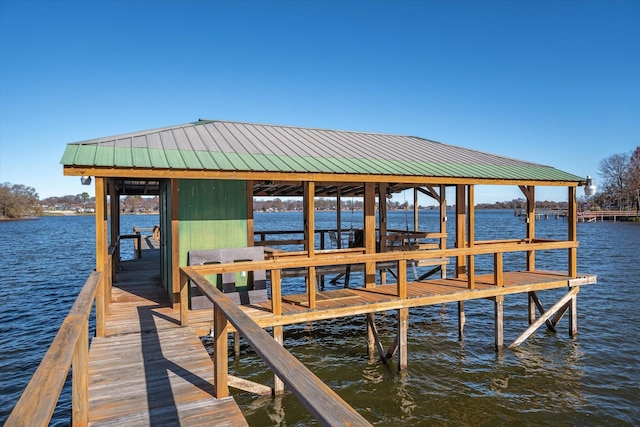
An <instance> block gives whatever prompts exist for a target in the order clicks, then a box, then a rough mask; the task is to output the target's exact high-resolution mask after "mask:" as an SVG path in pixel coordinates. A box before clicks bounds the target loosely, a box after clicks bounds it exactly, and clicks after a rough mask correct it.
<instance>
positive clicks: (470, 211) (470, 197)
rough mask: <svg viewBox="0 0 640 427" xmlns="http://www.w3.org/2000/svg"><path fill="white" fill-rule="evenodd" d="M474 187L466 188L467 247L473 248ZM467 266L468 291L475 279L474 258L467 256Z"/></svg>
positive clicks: (474, 285) (472, 287) (474, 220)
mask: <svg viewBox="0 0 640 427" xmlns="http://www.w3.org/2000/svg"><path fill="white" fill-rule="evenodd" d="M474 200H475V187H474V186H473V185H469V186H467V203H468V206H467V230H468V231H467V235H468V241H467V246H468V247H469V248H473V246H474V245H475V224H476V208H475V201H474ZM468 263H469V264H468V265H467V287H468V288H469V289H475V287H476V284H475V277H476V271H475V270H476V263H475V256H474V255H473V254H471V255H469V261H468Z"/></svg>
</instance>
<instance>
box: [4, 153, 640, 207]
mask: <svg viewBox="0 0 640 427" xmlns="http://www.w3.org/2000/svg"><path fill="white" fill-rule="evenodd" d="M598 171H599V173H600V178H602V181H601V182H598V183H597V185H598V193H597V194H596V195H594V196H590V197H588V198H587V197H586V196H581V197H580V199H579V204H580V205H588V206H589V208H590V209H605V210H628V209H631V210H633V209H638V210H640V146H638V147H636V149H635V150H634V151H632V152H630V153H620V154H613V155H611V156H609V157H607V158H605V159H603V160H601V161H600V164H599V167H598ZM158 204H159V200H158V196H154V197H142V196H126V197H124V198H122V199H121V201H120V210H121V212H123V213H134V212H155V211H157V210H158ZM314 205H315V208H316V209H317V210H335V209H336V199H325V198H317V199H316V200H315V202H314ZM94 207H95V199H94V198H93V197H90V196H89V194H88V193H82V194H78V195H75V196H72V195H68V196H61V197H48V198H46V199H44V200H42V201H41V200H40V199H39V197H38V193H37V192H36V190H35V189H34V188H32V187H27V186H25V185H22V184H11V183H8V182H5V183H3V184H0V218H2V219H19V218H25V217H29V216H36V215H41V214H42V213H43V211H44V208H53V209H56V208H60V209H76V210H87V209H93V208H94ZM525 207H526V200H525V199H524V198H518V199H513V200H511V201H508V202H507V201H504V202H495V203H481V204H478V205H476V208H477V209H524V208H525ZM303 208H304V204H303V201H302V199H300V198H291V199H288V198H287V199H285V200H283V199H280V198H274V199H268V200H259V199H256V200H254V210H256V211H265V212H279V211H302V210H303ZM340 208H341V210H354V211H356V210H358V211H360V210H362V209H363V208H364V203H363V201H362V198H356V199H343V200H341V206H340ZM411 208H413V206H412V205H410V204H409V203H408V202H406V201H405V202H404V203H399V202H397V201H392V200H387V209H389V210H392V209H411ZM420 208H423V207H422V206H420ZM426 208H427V209H429V208H433V206H430V207H426ZM536 208H537V209H567V202H554V201H536Z"/></svg>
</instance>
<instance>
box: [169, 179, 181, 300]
mask: <svg viewBox="0 0 640 427" xmlns="http://www.w3.org/2000/svg"><path fill="white" fill-rule="evenodd" d="M169 185H170V187H171V237H170V239H169V242H171V249H170V250H171V273H170V275H171V283H170V284H169V296H170V297H171V303H172V305H173V309H174V310H177V309H178V308H179V306H180V209H179V206H180V180H178V179H175V178H172V179H171V182H170V184H169Z"/></svg>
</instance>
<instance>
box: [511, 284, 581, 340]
mask: <svg viewBox="0 0 640 427" xmlns="http://www.w3.org/2000/svg"><path fill="white" fill-rule="evenodd" d="M578 290H579V287H575V288H572V289H571V290H569V292H568V293H567V294H566V295H565V296H563V297H562V298H561V299H560V301H558V302H557V303H555V304H554V305H553V307H551V308H550V309H549V311H547V312H546V313H545V314H543V315H542V316H541V317H540V318H539V319H538V320H536V321H535V322H533V323H532V324H531V325H530V326H529V327H528V328H527V330H526V331H524V332H523V333H522V334H521V335H520V336H519V337H518V338H517V339H516V340H515V341H514V342H513V343H512V344H511V345H510V346H509V348H513V347H517V346H519V345H520V344H522V343H523V342H524V341H525V340H526V339H527V338H529V337H530V336H531V334H533V333H534V332H535V331H536V330H537V329H538V328H539V327H540V326H542V325H543V324H544V323H546V321H547V320H548V319H549V318H550V317H551V316H553V315H554V314H555V313H556V312H557V311H558V310H560V309H561V308H563V307H564V305H565V304H567V303H568V302H569V303H570V302H571V300H572V299H573V298H574V297H575V295H576V294H577V293H578Z"/></svg>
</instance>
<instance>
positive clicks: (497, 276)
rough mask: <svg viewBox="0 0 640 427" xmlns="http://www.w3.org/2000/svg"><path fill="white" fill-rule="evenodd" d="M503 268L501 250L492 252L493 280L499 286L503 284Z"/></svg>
mask: <svg viewBox="0 0 640 427" xmlns="http://www.w3.org/2000/svg"><path fill="white" fill-rule="evenodd" d="M503 269H504V267H503V263H502V252H496V253H494V254H493V282H494V284H495V285H496V286H497V287H499V288H501V287H503V286H504V271H503Z"/></svg>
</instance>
